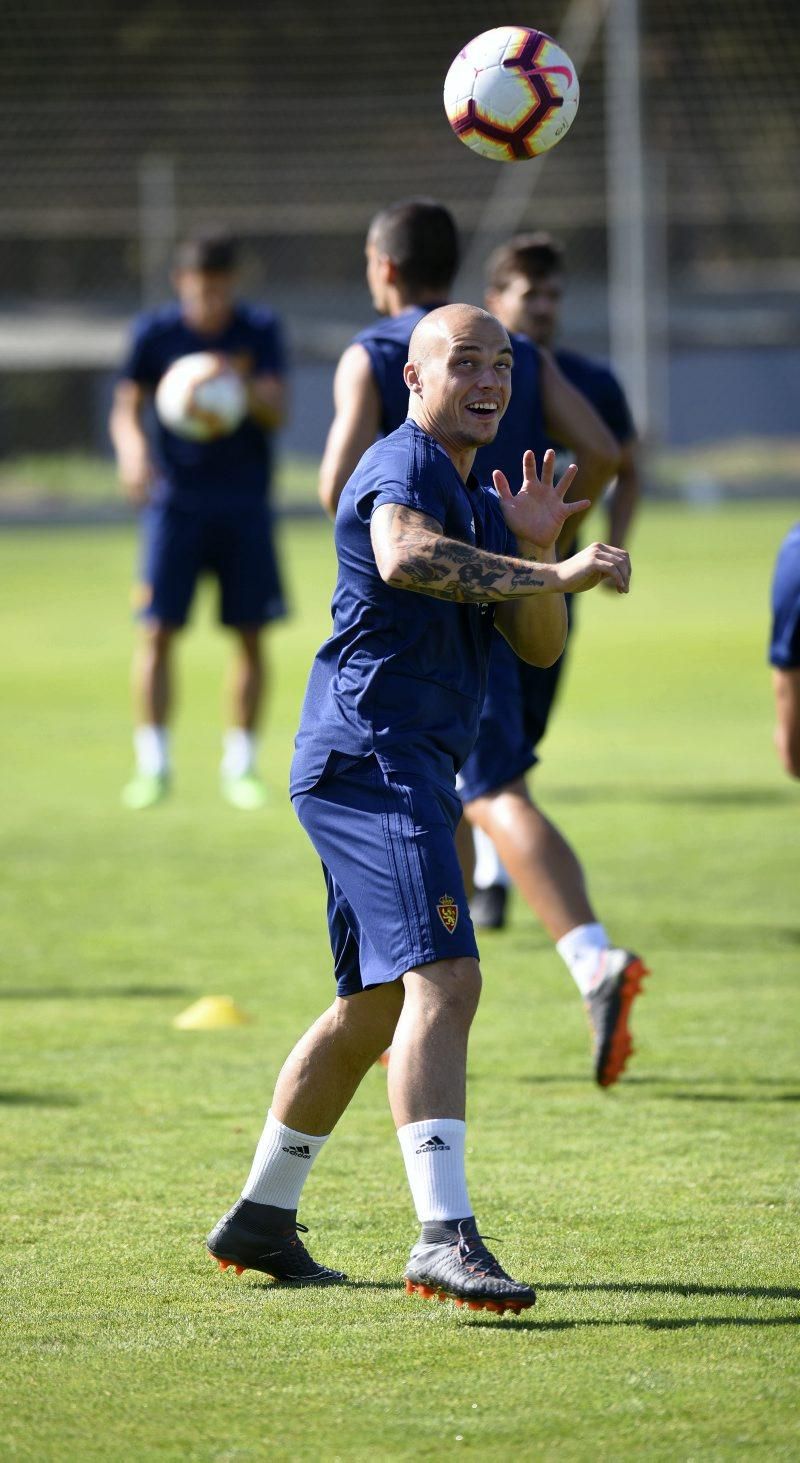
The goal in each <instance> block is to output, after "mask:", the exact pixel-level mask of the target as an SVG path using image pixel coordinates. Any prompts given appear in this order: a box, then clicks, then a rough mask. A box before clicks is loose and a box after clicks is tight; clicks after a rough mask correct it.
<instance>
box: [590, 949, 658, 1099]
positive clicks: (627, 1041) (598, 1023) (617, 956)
mask: <svg viewBox="0 0 800 1463" xmlns="http://www.w3.org/2000/svg"><path fill="white" fill-rule="evenodd" d="M601 959H602V962H603V963H602V967H601V971H600V977H599V980H598V983H597V985H596V987H595V989H594V990H593V991H590V993H589V995H588V996H587V997H586V1002H585V1004H586V1010H587V1012H588V1016H589V1025H590V1026H591V1029H592V1034H593V1037H594V1055H593V1062H594V1078H595V1081H596V1082H597V1083H598V1084H599V1086H600V1087H611V1086H613V1084H614V1083H615V1082H616V1081H617V1078H618V1077H621V1076H622V1073H623V1072H624V1070H625V1067H626V1066H627V1063H628V1059H629V1058H630V1057H632V1056H633V1039H632V1037H631V1033H630V1029H629V1027H628V1021H629V1018H630V1012H631V1006H632V1005H633V1003H634V1001H635V1000H636V997H637V996H638V995H639V991H640V987H641V984H642V981H643V980H644V977H645V976H646V975H649V974H650V972H649V970H648V969H647V966H646V965H645V964H644V961H642V960H641V959H640V958H639V956H638V955H634V954H633V951H632V950H605V951H604V952H603V955H602V957H601Z"/></svg>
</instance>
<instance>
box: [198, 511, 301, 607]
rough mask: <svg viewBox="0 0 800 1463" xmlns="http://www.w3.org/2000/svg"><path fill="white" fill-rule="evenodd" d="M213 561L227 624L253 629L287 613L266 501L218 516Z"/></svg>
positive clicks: (211, 550)
mask: <svg viewBox="0 0 800 1463" xmlns="http://www.w3.org/2000/svg"><path fill="white" fill-rule="evenodd" d="M207 563H208V567H209V568H211V569H212V570H213V572H214V573H215V574H216V576H217V579H218V581H219V591H220V620H221V621H222V623H223V625H229V626H231V627H232V628H239V627H241V626H246V627H249V628H251V629H252V628H255V627H257V626H261V625H266V624H269V622H270V621H271V620H278V619H281V618H282V617H283V616H284V615H285V614H286V600H285V596H284V592H283V583H282V580H281V573H280V566H279V563H278V555H277V551H276V546H275V536H274V529H273V522H272V515H271V513H270V511H269V509H268V507H267V505H266V504H265V503H260V502H259V503H256V504H253V505H245V506H244V507H243V508H242V509H241V510H237V511H234V510H231V511H229V512H227V513H226V514H224V515H221V516H220V517H219V518H218V519H217V520H215V522H214V524H213V528H212V531H211V533H210V540H209V544H208V549H207Z"/></svg>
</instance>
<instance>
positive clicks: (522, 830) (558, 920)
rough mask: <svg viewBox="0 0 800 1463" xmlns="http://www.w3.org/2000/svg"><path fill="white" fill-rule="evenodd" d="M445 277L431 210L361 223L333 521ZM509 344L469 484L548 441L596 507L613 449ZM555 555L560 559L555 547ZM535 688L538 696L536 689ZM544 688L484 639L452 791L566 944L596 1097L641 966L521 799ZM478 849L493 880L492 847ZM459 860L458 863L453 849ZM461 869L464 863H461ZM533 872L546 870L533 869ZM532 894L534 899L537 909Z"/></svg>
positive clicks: (439, 220) (523, 350) (528, 353)
mask: <svg viewBox="0 0 800 1463" xmlns="http://www.w3.org/2000/svg"><path fill="white" fill-rule="evenodd" d="M457 264H458V238H457V233H456V228H455V224H454V222H453V219H452V217H451V216H450V214H449V213H448V211H447V209H445V208H444V207H443V206H442V205H441V204H439V203H436V202H435V201H434V200H432V199H425V198H412V199H406V200H403V201H401V202H399V203H395V204H392V205H390V206H389V207H388V208H386V209H383V210H382V211H381V212H380V213H379V214H377V215H376V217H375V218H374V219H373V221H372V223H371V225H370V228H369V232H368V234H367V243H366V266H367V284H368V286H369V290H370V294H371V296H372V302H373V304H374V306H375V308H376V310H378V311H379V312H380V314H381V315H382V316H383V318H382V319H380V320H378V321H376V322H375V323H374V324H373V325H370V326H367V328H366V329H365V330H362V331H361V332H360V334H359V335H357V336H356V338H355V340H354V341H353V342H352V344H351V345H350V346H348V348H347V350H346V351H345V352H344V354H343V355H342V358H341V360H340V362H339V365H338V367H337V370H336V376H335V381H334V404H335V415H334V420H333V423H332V425H331V428H330V432H329V435H328V440H327V444H326V447H325V452H324V455H323V459H322V464H321V468H320V480H319V494H320V500H321V502H322V503H323V506H324V507H325V508H326V510H327V511H328V512H329V513H330V514H331V515H334V514H335V512H336V506H337V503H338V500H339V495H340V494H341V491H342V488H343V486H344V484H345V482H346V481H347V479H348V477H349V476H350V474H351V473H352V472H353V470H354V468H355V466H356V464H357V462H358V461H359V458H360V457H361V455H362V454H363V453H364V452H365V451H366V449H367V448H368V447H369V446H370V445H371V443H372V442H373V441H374V439H375V437H376V436H377V435H379V434H382V435H384V436H385V435H387V434H388V433H389V432H392V431H394V430H395V429H396V428H397V427H398V426H399V425H400V424H401V423H402V422H403V421H404V420H405V417H406V414H407V412H408V402H409V398H408V390H407V387H406V385H405V381H404V378H403V368H404V366H405V362H406V358H407V351H408V342H409V339H410V336H411V332H412V330H413V329H414V328H415V326H416V325H417V323H418V322H419V321H420V320H421V319H422V318H423V317H424V316H425V314H426V313H427V312H428V311H430V310H431V309H433V308H434V307H435V306H436V305H437V304H439V303H440V302H441V301H442V299H443V298H445V297H446V295H447V293H448V292H449V290H450V287H451V283H452V280H453V277H454V275H455V272H456V268H457ZM512 339H513V347H514V372H513V391H512V394H511V401H510V403H509V406H508V410H507V411H506V413H505V416H504V418H503V420H502V422H501V423H500V427H499V430H498V433H497V437H496V439H495V441H494V442H493V444H492V446H491V447H487V448H481V449H479V451H478V453H477V456H476V472H477V473H478V474H479V476H480V480H481V481H482V482H484V483H487V484H489V483H491V481H492V471H493V469H494V468H498V469H500V470H501V471H502V472H504V473H505V475H506V477H507V478H508V480H509V482H511V483H512V486H513V487H514V488H516V486H517V484H518V481H519V466H518V465H519V462H520V461H521V459H522V455H523V453H524V451H525V450H526V448H532V449H533V451H534V452H535V453H536V454H539V453H543V452H544V450H545V449H546V447H547V446H549V445H551V442H552V441H553V440H556V441H559V442H565V441H568V442H569V443H570V446H571V452H572V457H573V459H574V461H575V462H576V463H577V465H578V475H577V486H576V489H575V491H576V493H578V494H580V496H581V497H583V498H585V499H588V500H590V502H592V501H595V500H596V499H597V498H598V497H599V496H600V495H601V493H602V491H603V489H604V488H605V486H606V485H607V483H608V482H609V481H610V480H611V479H612V478H613V476H614V474H615V472H616V471H617V466H618V461H619V449H618V447H617V442H616V439H615V436H614V435H613V434H612V433H611V432H610V431H609V429H608V427H607V426H605V425H604V423H603V421H602V420H601V417H600V416H599V415H598V413H597V411H595V410H594V408H593V407H592V406H591V405H590V404H589V402H588V401H587V399H586V398H585V397H584V396H583V395H582V394H581V393H580V392H579V391H578V390H576V389H575V387H574V386H571V385H570V384H569V382H568V381H567V380H566V379H565V377H564V376H563V375H562V373H561V372H560V370H559V369H558V366H557V365H556V364H555V362H554V360H553V359H552V357H551V356H550V355H549V353H547V352H546V351H541V350H540V349H539V348H538V346H537V345H534V344H532V342H531V341H530V339H529V338H528V337H527V336H524V335H520V334H515V335H513V337H512ZM577 516H578V517H580V516H581V515H577ZM569 538H570V540H572V539H573V538H574V535H573V534H572V533H570V534H569ZM560 551H561V552H562V554H563V553H564V552H565V546H564V545H560ZM528 674H530V675H531V676H532V677H533V683H532V686H531V687H528V685H527V682H526V681H524V680H523V677H526V676H527V675H528ZM539 676H541V677H542V678H543V681H542V683H539V682H538V681H537V679H536V678H537V677H539ZM551 679H552V678H551V676H550V673H549V672H548V671H538V670H534V669H533V668H531V667H526V666H523V665H522V663H521V662H520V661H519V660H518V659H517V657H516V656H515V655H514V653H513V651H512V650H511V649H510V648H509V647H508V645H507V644H506V642H505V641H504V640H503V638H502V637H501V636H500V635H495V636H494V637H493V645H492V655H491V660H490V665H489V678H488V687H487V693H486V700H485V703H484V710H483V713H482V716H481V723H480V730H479V734H478V742H477V744H476V747H475V749H474V751H473V752H472V754H471V755H470V756H469V757H468V758H467V761H466V763H465V765H464V767H463V768H462V771H461V774H460V778H459V790H460V793H461V796H462V799H463V800H464V802H465V804H466V805H467V807H468V811H469V814H470V818H471V821H473V822H474V824H475V825H476V826H478V827H480V826H482V825H484V824H485V825H486V826H487V829H489V830H494V817H495V813H496V814H497V815H498V820H499V821H498V826H497V833H498V836H499V837H500V838H501V839H502V840H503V842H504V845H505V846H506V852H507V857H508V860H509V864H510V866H511V867H512V872H513V873H514V876H515V878H517V879H518V880H519V883H520V887H521V889H522V890H523V893H524V894H525V896H526V897H527V898H528V900H529V902H530V904H531V906H532V907H533V909H534V911H535V912H536V913H537V914H538V915H539V917H540V918H541V919H542V921H543V923H544V924H545V927H546V928H547V929H548V931H549V932H550V933H551V935H552V937H553V939H554V940H558V941H559V942H561V941H562V939H564V937H566V944H560V950H561V953H562V955H563V957H564V959H565V961H566V963H567V965H568V966H569V968H570V970H571V972H572V974H573V977H574V979H575V981H576V984H578V987H579V989H580V990H581V993H582V994H583V995H584V998H585V1000H586V1004H587V1008H588V1011H589V1016H590V1020H591V1025H592V1030H593V1035H594V1049H595V1055H594V1068H595V1075H596V1078H597V1080H598V1081H599V1082H600V1083H601V1084H602V1085H603V1086H607V1085H609V1084H610V1083H611V1082H613V1081H615V1080H616V1077H617V1076H618V1075H619V1073H620V1072H621V1071H622V1068H623V1067H624V1065H625V1062H626V1061H627V1057H628V1055H629V1053H630V1050H631V1044H630V1038H629V1034H628V1030H627V1014H628V1010H629V1006H630V1001H631V999H632V998H633V995H634V994H635V991H636V989H637V982H638V979H639V977H640V971H641V970H642V969H643V967H641V964H640V962H638V961H637V959H636V957H635V956H633V955H632V954H631V952H629V951H627V950H620V949H616V948H612V947H611V942H610V940H609V939H608V936H607V935H606V934H605V930H604V927H603V926H602V925H601V924H600V922H599V921H598V920H597V918H596V916H595V914H594V911H593V910H591V907H590V906H589V903H588V897H587V895H586V892H585V888H584V886H583V876H582V873H581V871H580V866H579V865H577V860H576V859H575V857H574V855H573V854H572V852H571V850H570V849H569V848H568V846H567V845H566V843H565V842H564V840H563V839H561V836H560V835H556V830H555V829H552V825H550V824H548V823H546V820H544V819H543V818H542V816H541V814H539V813H538V811H537V810H536V809H534V807H533V805H532V804H531V802H530V799H529V798H528V794H527V790H526V787H525V782H524V774H525V772H526V771H527V769H528V768H529V767H530V766H531V764H532V763H533V762H534V761H535V760H536V758H535V754H534V752H533V750H532V747H533V745H534V743H535V741H536V740H538V736H539V735H540V734H541V732H540V731H539V727H538V720H536V719H534V722H533V724H531V721H530V718H529V707H530V704H531V702H532V701H533V703H534V705H535V706H537V707H538V705H539V704H540V703H541V701H542V700H544V702H545V704H546V706H547V707H549V704H550V700H551V698H552V691H551V689H550V687H551ZM543 828H544V829H546V830H547V831H548V832H549V831H550V830H551V829H552V834H553V839H555V837H556V836H557V838H558V840H559V845H558V846H557V847H556V848H555V849H554V848H553V842H552V840H551V841H550V846H549V847H547V848H546V849H544V850H542V849H541V847H540V839H541V832H542V829H543ZM486 842H487V845H488V848H489V852H490V854H491V856H492V858H493V864H494V868H495V869H498V868H499V867H500V866H499V863H498V861H497V857H496V855H495V854H494V849H493V846H492V845H491V844H490V843H489V842H488V839H487V840H486ZM460 848H461V851H462V855H463V854H464V840H463V837H462V838H461V839H460ZM468 858H469V862H470V863H471V851H470V853H469V855H468ZM551 858H552V859H553V863H554V867H552V868H551V867H550V866H549V860H550V859H551ZM543 863H547V864H548V866H547V867H546V868H543ZM575 869H577V874H578V876H579V877H580V894H581V897H580V898H578V897H577V894H575V895H574V896H573V897H572V899H571V900H570V902H569V903H568V904H566V905H565V906H564V908H563V909H562V910H559V909H556V911H555V915H554V912H553V905H554V901H555V899H556V898H557V893H558V889H559V886H560V885H561V884H562V883H563V882H564V881H567V882H568V883H569V884H570V885H571V884H573V883H574V882H575ZM540 882H541V883H542V884H543V885H544V890H545V892H544V894H543V895H542V896H541V897H540V894H539V884H540ZM553 886H555V890H556V894H555V895H554V894H553V893H552V892H551V890H552V889H553ZM503 892H504V891H503Z"/></svg>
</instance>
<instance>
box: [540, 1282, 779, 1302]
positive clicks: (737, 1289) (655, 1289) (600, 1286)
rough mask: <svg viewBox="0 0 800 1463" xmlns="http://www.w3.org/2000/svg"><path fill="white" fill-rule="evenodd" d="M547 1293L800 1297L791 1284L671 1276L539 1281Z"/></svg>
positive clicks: (777, 1298)
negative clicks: (719, 1282) (685, 1279)
mask: <svg viewBox="0 0 800 1463" xmlns="http://www.w3.org/2000/svg"><path fill="white" fill-rule="evenodd" d="M536 1289H537V1290H538V1291H541V1293H542V1294H543V1295H544V1293H545V1292H547V1293H548V1294H549V1293H551V1292H553V1293H556V1294H565V1295H566V1294H571V1293H575V1292H580V1293H581V1294H592V1295H593V1294H599V1293H602V1294H605V1295H681V1296H687V1295H727V1296H731V1297H733V1299H734V1300H800V1290H798V1289H796V1288H795V1287H793V1286H789V1285H694V1284H692V1283H690V1282H687V1284H686V1285H681V1283H680V1281H677V1280H676V1281H669V1280H631V1281H627V1282H626V1281H624V1280H588V1281H583V1282H581V1281H579V1282H577V1283H576V1284H572V1285H570V1284H567V1283H561V1284H555V1285H537V1287H536Z"/></svg>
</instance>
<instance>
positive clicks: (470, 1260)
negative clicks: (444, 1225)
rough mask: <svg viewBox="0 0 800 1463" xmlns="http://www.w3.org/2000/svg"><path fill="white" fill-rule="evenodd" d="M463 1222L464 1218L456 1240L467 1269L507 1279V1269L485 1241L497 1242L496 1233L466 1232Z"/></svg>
mask: <svg viewBox="0 0 800 1463" xmlns="http://www.w3.org/2000/svg"><path fill="white" fill-rule="evenodd" d="M463 1223H464V1221H463V1219H462V1221H461V1224H459V1226H458V1240H457V1242H456V1248H457V1250H458V1255H459V1259H461V1260H463V1261H464V1263H465V1265H466V1266H467V1269H468V1270H471V1271H472V1272H473V1274H475V1275H486V1276H492V1277H494V1278H495V1279H500V1278H502V1279H503V1280H507V1279H508V1276H507V1275H506V1272H505V1270H504V1269H503V1268H502V1266H501V1264H500V1262H499V1261H498V1260H496V1259H495V1257H494V1255H493V1254H492V1253H491V1251H490V1250H487V1248H486V1245H485V1243H484V1241H485V1240H491V1241H492V1243H493V1244H496V1243H497V1237H496V1235H492V1234H465V1233H464V1230H463V1229H462V1225H463Z"/></svg>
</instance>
